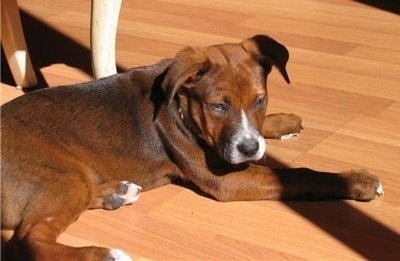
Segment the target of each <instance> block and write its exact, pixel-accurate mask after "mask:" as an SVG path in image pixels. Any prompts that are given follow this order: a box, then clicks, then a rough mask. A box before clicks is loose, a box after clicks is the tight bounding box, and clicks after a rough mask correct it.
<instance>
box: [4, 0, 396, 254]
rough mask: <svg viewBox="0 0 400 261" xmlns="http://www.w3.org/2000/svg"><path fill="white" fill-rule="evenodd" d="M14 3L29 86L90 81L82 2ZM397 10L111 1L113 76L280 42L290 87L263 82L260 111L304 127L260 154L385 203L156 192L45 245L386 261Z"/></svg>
mask: <svg viewBox="0 0 400 261" xmlns="http://www.w3.org/2000/svg"><path fill="white" fill-rule="evenodd" d="M367 2H368V1H367ZM375 2H376V1H375ZM18 3H19V5H20V7H21V11H22V20H23V24H24V30H25V34H26V36H27V43H28V47H29V48H30V52H31V56H32V62H33V65H34V67H35V68H36V69H37V73H38V76H39V80H40V82H41V84H42V86H54V85H60V84H70V83H75V82H81V81H86V80H90V79H91V70H90V59H89V49H88V48H89V20H90V1H89V0H69V1H64V0H52V1H44V0H19V1H18ZM396 12H397V14H396ZM399 12H400V8H398V7H397V6H396V5H392V6H391V11H387V10H384V9H379V8H376V7H373V6H369V5H367V4H364V3H363V1H348V0H323V1H317V0H297V1H278V0H269V1H266V0H253V1H250V2H249V1H244V0H234V1H228V0H220V1H211V0H206V1H204V0H202V1H200V0H189V1H187V0H158V1H140V0H124V1H123V7H122V10H121V16H120V22H119V27H118V39H117V63H118V68H119V70H124V69H127V68H129V67H134V66H140V65H146V64H151V63H155V62H157V61H158V60H160V59H162V58H166V57H173V56H174V54H175V53H176V52H177V51H178V50H179V49H180V48H182V47H184V46H186V45H200V46H203V45H210V44H216V43H221V42H238V41H240V40H242V39H244V38H247V37H251V36H252V35H255V34H260V33H261V34H268V35H270V36H271V37H273V38H275V39H277V40H278V41H280V42H281V43H283V44H284V45H286V46H287V47H288V49H289V50H290V53H291V58H290V61H289V64H288V71H289V75H290V77H291V80H292V84H291V85H286V84H285V83H284V81H283V80H282V79H281V77H280V75H279V73H277V71H273V72H272V74H271V76H270V79H269V95H270V102H269V113H273V112H294V113H296V114H299V115H300V116H301V117H302V118H303V120H304V122H305V129H304V131H303V132H302V134H301V136H300V138H298V139H294V140H287V141H277V140H269V141H267V142H268V154H269V155H270V156H271V158H272V159H273V160H274V161H276V162H279V164H285V165H288V166H293V167H310V168H314V169H317V170H324V171H343V170H346V169H352V168H366V169H368V170H369V171H371V172H373V173H375V174H376V175H378V176H380V178H381V179H382V183H383V186H384V189H385V195H384V196H383V197H381V198H378V199H376V200H374V201H372V202H369V203H360V202H354V201H328V202H302V201H299V202H297V201H296V202H275V201H272V202H269V201H263V202H232V203H219V202H215V201H213V200H211V199H209V198H205V197H202V196H200V195H198V194H197V193H196V192H195V191H193V190H190V189H188V188H186V187H184V186H179V185H169V186H165V187H162V188H160V189H157V190H153V191H150V192H146V193H143V194H142V196H141V198H140V200H139V201H138V202H136V203H135V204H133V205H132V206H128V207H123V208H121V209H118V210H116V211H103V210H91V211H87V212H85V213H84V214H82V215H81V217H80V218H79V219H78V221H77V222H75V223H74V224H73V225H72V226H70V227H69V228H68V229H67V230H66V232H65V233H63V234H62V235H61V236H60V238H59V242H62V243H65V244H70V245H74V246H82V245H101V246H107V247H113V248H120V249H123V250H124V251H126V252H127V253H128V254H129V255H130V256H131V257H132V258H135V259H138V260H281V259H289V260H302V259H307V260H322V259H323V260H397V259H399V249H400V173H399V170H400V132H399V129H400V16H399ZM1 76H2V80H1V93H2V96H1V102H2V103H4V102H7V101H8V100H10V99H12V98H14V97H16V96H18V95H21V94H22V92H21V91H20V90H18V89H16V88H14V87H13V86H12V85H13V83H12V81H11V80H10V76H9V73H8V72H7V68H6V66H5V64H4V62H3V60H2V75H1ZM32 109H33V110H34V109H35V108H32ZM9 234H10V232H7V231H3V236H4V238H6V237H7V236H8V235H9ZM4 238H3V239H4Z"/></svg>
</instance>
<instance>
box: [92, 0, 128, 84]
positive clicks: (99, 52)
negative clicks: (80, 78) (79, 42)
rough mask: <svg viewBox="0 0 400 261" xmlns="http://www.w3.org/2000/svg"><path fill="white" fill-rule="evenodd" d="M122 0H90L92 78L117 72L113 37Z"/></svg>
mask: <svg viewBox="0 0 400 261" xmlns="http://www.w3.org/2000/svg"><path fill="white" fill-rule="evenodd" d="M121 4H122V0H92V14H91V36H90V45H91V48H90V49H91V55H92V69H93V76H94V78H96V79H98V78H101V77H105V76H109V75H112V74H115V73H117V69H116V63H115V39H116V35H117V26H118V18H119V12H120V9H121Z"/></svg>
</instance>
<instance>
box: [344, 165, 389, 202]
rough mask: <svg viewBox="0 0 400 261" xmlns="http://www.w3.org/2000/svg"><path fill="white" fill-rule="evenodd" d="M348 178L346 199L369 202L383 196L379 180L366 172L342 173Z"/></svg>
mask: <svg viewBox="0 0 400 261" xmlns="http://www.w3.org/2000/svg"><path fill="white" fill-rule="evenodd" d="M343 174H345V175H346V176H347V177H348V198H349V199H354V200H357V201H371V200H373V199H375V198H376V197H380V196H383V186H382V183H381V182H380V180H379V178H378V177H377V176H375V175H372V174H370V173H369V172H368V171H366V170H351V171H348V172H345V173H343Z"/></svg>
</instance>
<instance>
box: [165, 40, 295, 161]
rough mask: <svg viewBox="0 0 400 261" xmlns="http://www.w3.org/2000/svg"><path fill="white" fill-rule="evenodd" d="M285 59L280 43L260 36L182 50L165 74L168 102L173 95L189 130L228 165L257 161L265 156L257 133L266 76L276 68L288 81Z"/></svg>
mask: <svg viewBox="0 0 400 261" xmlns="http://www.w3.org/2000/svg"><path fill="white" fill-rule="evenodd" d="M288 59H289V53H288V51H287V49H286V48H285V47H284V46H283V45H281V44H280V43H278V42H276V41H275V40H273V39H271V38H269V37H268V36H263V35H256V36H254V37H252V38H250V39H246V40H244V41H243V42H241V43H239V44H221V45H214V46H209V47H204V48H194V47H186V48H184V49H183V50H181V51H180V52H178V54H177V55H176V57H175V59H174V60H173V62H172V64H171V66H170V68H169V69H168V72H167V74H166V76H165V80H164V82H163V88H164V91H165V95H166V99H167V103H168V105H169V104H170V103H171V102H172V101H173V99H174V97H177V98H178V99H179V102H180V106H181V109H182V114H183V117H184V119H185V121H187V122H188V124H189V125H190V127H191V129H192V130H193V131H194V132H196V135H198V136H200V137H201V138H203V139H204V140H205V141H206V142H207V143H208V144H209V145H210V146H211V147H212V148H214V149H215V150H216V151H217V152H218V153H219V154H220V155H221V157H222V158H224V159H225V160H226V161H228V162H230V163H232V164H239V163H242V162H246V161H252V160H258V159H260V158H261V157H262V156H263V155H264V153H265V141H264V138H263V137H262V135H261V134H260V130H261V127H262V124H263V120H264V117H265V114H266V108H267V101H268V97H267V86H266V80H267V76H268V74H269V73H270V72H271V69H272V66H273V65H274V66H276V67H277V68H278V69H279V71H280V72H281V74H282V75H283V77H284V78H285V80H286V82H288V83H289V77H288V75H287V72H286V63H287V61H288Z"/></svg>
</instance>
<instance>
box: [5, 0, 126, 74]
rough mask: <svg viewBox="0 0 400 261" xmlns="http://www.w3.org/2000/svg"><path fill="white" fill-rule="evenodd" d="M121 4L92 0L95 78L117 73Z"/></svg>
mask: <svg viewBox="0 0 400 261" xmlns="http://www.w3.org/2000/svg"><path fill="white" fill-rule="evenodd" d="M2 1H3V0H2ZM121 4H122V0H92V14H91V35H90V45H91V47H90V49H91V55H92V69H93V76H94V78H95V79H98V78H101V77H105V76H109V75H112V74H115V73H117V69H116V62H115V39H116V36H117V26H118V18H119V12H120V9H121Z"/></svg>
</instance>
